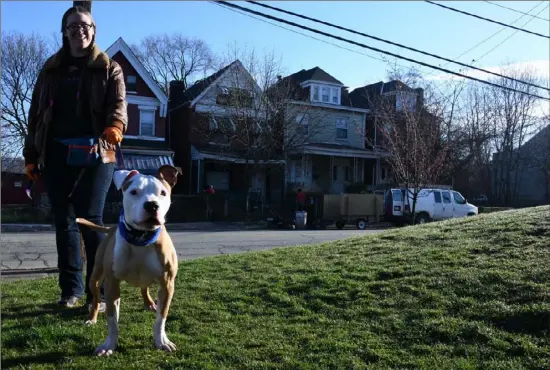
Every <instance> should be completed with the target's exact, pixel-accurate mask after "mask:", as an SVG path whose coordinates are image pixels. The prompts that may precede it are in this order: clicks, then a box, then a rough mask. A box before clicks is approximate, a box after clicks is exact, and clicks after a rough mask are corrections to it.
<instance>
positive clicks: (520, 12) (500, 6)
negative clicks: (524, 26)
mask: <svg viewBox="0 0 550 370" xmlns="http://www.w3.org/2000/svg"><path fill="white" fill-rule="evenodd" d="M485 2H486V3H488V4H491V5H494V6H498V7H499V8H503V9H508V10H511V11H513V12H516V13H519V14H525V15H529V14H527V13H525V12H522V11H520V10H517V9H513V8H509V7H507V6H504V5H500V4H497V3H493V2H492V1H485ZM534 17H535V18H537V19H541V20H543V21H546V22H550V19H548V18H542V17H539V16H534Z"/></svg>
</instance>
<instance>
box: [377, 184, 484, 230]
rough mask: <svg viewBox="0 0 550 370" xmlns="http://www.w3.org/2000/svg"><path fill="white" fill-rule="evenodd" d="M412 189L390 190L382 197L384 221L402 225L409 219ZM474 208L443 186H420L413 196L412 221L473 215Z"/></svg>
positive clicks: (475, 208) (438, 219)
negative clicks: (414, 198)
mask: <svg viewBox="0 0 550 370" xmlns="http://www.w3.org/2000/svg"><path fill="white" fill-rule="evenodd" d="M413 192H414V189H409V191H408V192H407V191H406V189H390V190H388V191H387V192H386V195H385V197H384V203H385V205H384V211H385V215H386V218H387V219H388V221H390V222H393V223H396V224H403V223H406V222H407V220H409V219H410V216H411V212H412V204H413V194H414V193H413ZM477 214H478V209H477V207H476V206H474V205H473V204H470V203H468V202H467V201H466V199H465V198H464V197H463V196H462V194H460V193H459V192H458V191H454V190H451V189H444V188H431V189H421V190H420V192H419V193H418V197H417V199H416V207H415V217H416V218H415V223H417V224H423V223H426V222H429V221H440V220H446V219H449V218H458V217H466V216H475V215H477Z"/></svg>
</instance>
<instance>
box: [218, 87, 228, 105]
mask: <svg viewBox="0 0 550 370" xmlns="http://www.w3.org/2000/svg"><path fill="white" fill-rule="evenodd" d="M216 104H218V105H228V104H229V89H228V88H227V87H221V86H218V95H216Z"/></svg>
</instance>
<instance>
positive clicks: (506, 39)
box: [475, 5, 550, 62]
mask: <svg viewBox="0 0 550 370" xmlns="http://www.w3.org/2000/svg"><path fill="white" fill-rule="evenodd" d="M548 7H550V5H546V6H545V7H544V8H543V9H542V10H541V11H540V12H538V13H537V14H540V13H542V12H543V11H545V10H546V9H548ZM533 17H534V16H533ZM532 20H533V18H531V19H529V20H528V21H527V22H525V23H524V24H523V25H524V26H525V25H526V24H527V23H529V22H531V21H532ZM518 32H519V31H514V32H513V33H512V34H511V35H510V36H508V37H507V38H505V39H504V40H502V41H501V42H500V43H499V44H497V45H496V46H495V47H493V48H492V49H491V50H489V51H487V52H486V53H485V54H483V55H481V56H480V57H478V58H476V59H475V61H476V62H479V61H480V60H481V58H483V57H484V56H486V55H487V54H489V53H490V52H492V51H493V50H495V49H496V48H498V47H499V46H500V45H502V44H504V43H505V42H506V41H508V40H509V39H510V38H511V37H512V36H514V35H515V34H516V33H518Z"/></svg>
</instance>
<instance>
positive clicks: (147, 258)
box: [77, 165, 179, 356]
mask: <svg viewBox="0 0 550 370" xmlns="http://www.w3.org/2000/svg"><path fill="white" fill-rule="evenodd" d="M178 172H179V171H178V170H177V169H176V168H175V167H172V166H166V165H165V166H162V167H161V168H159V170H158V173H157V175H156V176H147V175H142V174H140V173H139V172H138V171H135V170H134V171H126V170H124V171H116V172H115V173H114V178H113V181H114V183H115V186H116V187H117V189H119V190H122V193H123V204H122V212H121V215H120V219H119V223H118V226H115V227H112V228H105V227H101V226H98V225H95V224H93V223H90V222H89V221H86V220H83V219H78V220H77V222H79V223H81V224H83V225H87V226H89V227H91V228H93V229H96V230H99V231H102V232H105V233H107V236H106V237H105V239H104V241H103V242H102V243H101V244H100V246H99V248H98V250H97V254H96V259H95V265H94V270H93V273H92V276H91V278H90V289H91V290H92V293H93V295H94V297H93V304H92V310H91V313H90V319H89V320H88V321H87V322H86V323H87V324H88V325H91V324H95V323H96V322H97V315H98V312H99V302H100V292H99V286H100V282H101V280H102V279H103V278H104V279H105V283H104V287H105V304H106V311H107V323H108V335H107V339H106V340H105V342H104V343H103V344H102V345H100V346H99V347H98V348H97V349H96V351H95V353H96V354H97V355H99V356H102V355H110V354H112V353H113V351H114V350H115V348H116V346H117V344H118V317H119V310H120V282H121V281H126V282H127V283H129V284H130V285H133V286H136V287H140V288H141V291H142V296H143V299H144V302H145V305H146V306H147V305H148V306H149V308H151V309H154V310H156V313H157V318H156V320H155V324H154V326H153V338H154V342H155V345H156V347H157V348H159V349H164V350H166V351H169V352H171V351H175V349H176V346H175V345H174V343H172V342H171V341H170V340H169V339H168V337H167V335H166V332H165V329H164V326H165V323H166V317H167V316H168V310H169V308H170V303H171V301H172V297H173V295H174V283H175V279H176V274H177V270H178V257H177V253H176V250H175V248H174V245H173V243H172V240H171V239H170V236H169V235H168V233H167V231H166V228H165V226H164V222H165V216H166V213H167V212H168V209H169V208H170V204H171V200H170V194H171V190H172V187H173V186H174V185H175V184H176V180H177V175H178ZM154 282H158V283H159V286H160V287H159V292H158V301H157V304H158V307H157V305H155V303H154V302H153V301H152V299H151V297H150V295H149V290H148V288H149V286H150V285H151V284H152V283H154Z"/></svg>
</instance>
